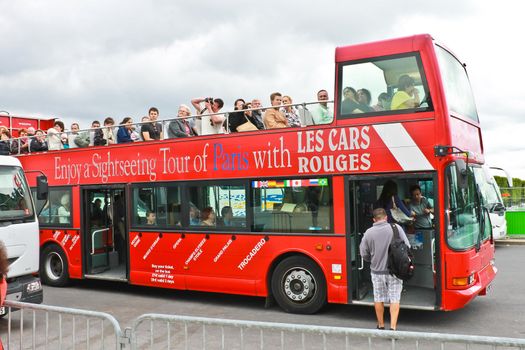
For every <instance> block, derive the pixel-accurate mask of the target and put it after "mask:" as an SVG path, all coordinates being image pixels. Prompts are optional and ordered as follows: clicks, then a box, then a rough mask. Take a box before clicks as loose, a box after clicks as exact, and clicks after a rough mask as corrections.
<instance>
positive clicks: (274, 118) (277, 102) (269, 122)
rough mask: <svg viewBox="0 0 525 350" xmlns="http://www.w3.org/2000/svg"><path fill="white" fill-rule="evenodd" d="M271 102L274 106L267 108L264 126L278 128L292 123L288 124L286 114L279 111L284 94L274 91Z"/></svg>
mask: <svg viewBox="0 0 525 350" xmlns="http://www.w3.org/2000/svg"><path fill="white" fill-rule="evenodd" d="M270 103H271V105H272V108H268V109H266V111H265V112H264V116H263V122H264V127H265V128H266V129H277V128H287V127H289V126H290V125H289V124H288V119H286V117H285V116H284V114H282V113H281V111H279V107H280V106H281V104H282V95H281V93H280V92H274V93H273V94H271V95H270Z"/></svg>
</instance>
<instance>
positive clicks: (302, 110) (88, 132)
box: [9, 100, 334, 155]
mask: <svg viewBox="0 0 525 350" xmlns="http://www.w3.org/2000/svg"><path fill="white" fill-rule="evenodd" d="M321 103H323V104H328V105H333V103H334V101H333V100H330V101H313V102H302V103H292V104H282V105H279V106H265V107H258V108H247V109H242V110H234V111H226V112H216V113H203V114H192V115H189V116H186V117H178V116H177V117H174V118H168V119H161V120H157V121H146V122H135V123H132V124H131V125H132V127H133V128H134V129H138V130H140V128H141V127H142V126H143V125H146V124H151V123H161V125H162V131H163V132H164V133H165V134H164V137H163V139H171V138H172V137H167V132H166V131H167V130H168V127H169V124H170V123H171V122H173V121H176V120H182V119H185V120H188V121H190V123H191V122H192V121H196V120H198V119H201V118H203V117H211V116H214V115H224V117H225V120H224V122H223V126H224V132H222V133H220V134H232V133H233V132H232V131H231V130H229V118H230V114H232V113H243V114H244V113H246V112H254V111H261V112H264V111H265V110H267V109H270V108H279V109H281V110H282V109H283V108H287V107H292V108H295V111H296V112H297V113H299V114H302V115H303V118H302V119H308V121H307V122H306V123H304V124H303V123H302V124H301V127H306V126H313V125H321V124H317V123H316V122H315V120H314V118H313V116H312V114H311V112H310V110H309V109H308V106H313V105H320V104H321ZM330 112H331V113H332V120H333V117H334V111H333V109H331V110H330ZM262 115H263V113H261V117H262ZM263 125H264V123H263ZM124 126H125V125H124V124H119V125H112V126H110V127H108V126H101V127H98V128H88V129H80V130H78V131H76V132H73V131H63V132H58V131H57V135H58V136H59V137H62V136H61V135H66V136H67V138H68V140H69V136H70V135H71V134H75V135H77V136H78V135H83V136H85V137H87V136H89V138H90V141H91V143H92V141H93V134H94V133H95V132H96V131H97V130H104V129H108V128H109V129H110V130H111V132H112V133H113V134H114V137H115V138H116V132H117V130H118V129H119V128H120V127H124ZM290 128H292V127H290ZM265 129H266V127H265ZM43 131H45V130H43ZM208 135H209V134H206V135H197V137H198V136H208ZM39 137H40V138H43V139H44V140H46V142H47V140H48V137H49V136H48V135H45V134H44V135H41V136H37V135H31V136H26V137H16V138H11V139H10V140H9V142H10V144H13V143H17V145H18V147H17V152H16V153H14V154H13V155H20V154H27V153H34V152H40V151H34V150H33V151H32V150H31V140H33V139H36V138H39ZM22 140H27V141H26V142H27V143H28V151H27V152H22V150H21V149H22V147H21V143H22ZM135 142H145V140H143V139H142V136H140V139H138V140H136V141H135ZM91 143H90V144H89V146H84V147H79V146H75V147H72V148H87V147H100V146H110V145H113V144H109V143H106V144H105V145H96V146H94V145H93V144H91ZM114 144H118V143H114ZM48 151H54V150H48Z"/></svg>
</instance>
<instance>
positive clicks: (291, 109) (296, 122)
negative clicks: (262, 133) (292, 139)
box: [281, 95, 301, 128]
mask: <svg viewBox="0 0 525 350" xmlns="http://www.w3.org/2000/svg"><path fill="white" fill-rule="evenodd" d="M292 103H293V100H292V98H291V97H290V96H286V95H285V96H283V105H285V106H286V107H281V113H283V114H284V116H285V117H286V119H288V125H290V127H292V128H295V127H299V126H301V118H300V117H299V111H298V110H297V108H295V106H290V105H291V104H292Z"/></svg>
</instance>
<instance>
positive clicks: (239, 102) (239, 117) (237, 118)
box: [228, 98, 246, 132]
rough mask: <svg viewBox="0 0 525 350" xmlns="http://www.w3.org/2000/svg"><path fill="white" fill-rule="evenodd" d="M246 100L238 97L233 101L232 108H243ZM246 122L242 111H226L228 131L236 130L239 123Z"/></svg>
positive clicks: (235, 109)
mask: <svg viewBox="0 0 525 350" xmlns="http://www.w3.org/2000/svg"><path fill="white" fill-rule="evenodd" d="M245 104H246V102H245V101H244V100H243V99H242V98H238V99H236V100H235V102H234V103H233V110H234V111H240V110H242V109H244V105H245ZM244 123H246V119H245V118H244V112H231V113H228V131H229V132H237V127H238V126H239V125H241V124H244Z"/></svg>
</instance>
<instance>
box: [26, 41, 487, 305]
mask: <svg viewBox="0 0 525 350" xmlns="http://www.w3.org/2000/svg"><path fill="white" fill-rule="evenodd" d="M335 74H336V82H335V101H334V116H333V118H331V119H326V118H325V119H317V122H316V123H315V124H314V125H308V126H306V127H303V128H288V129H278V130H261V131H252V132H244V133H235V134H222V135H207V136H199V137H191V138H179V139H169V140H160V141H153V142H143V143H133V144H117V145H110V146H107V147H90V148H83V149H80V148H75V149H69V150H62V151H50V152H46V153H40V154H38V153H36V154H35V153H33V154H28V155H21V156H19V159H20V160H21V162H22V164H23V166H24V169H26V170H35V169H39V170H42V171H43V172H44V173H45V174H46V175H47V177H48V181H49V185H50V193H49V198H50V200H49V202H48V204H47V208H46V209H44V210H43V212H42V213H41V215H40V225H41V236H40V238H41V271H40V272H41V278H42V280H43V281H44V282H45V283H47V284H50V285H54V286H63V285H66V284H67V282H68V281H69V280H70V279H103V280H115V281H122V282H126V283H130V284H136V285H146V286H152V287H163V288H174V289H188V290H199V291H208V292H220V293H232V294H244V295H255V296H264V297H268V298H274V299H275V300H276V301H277V303H278V304H279V305H280V306H281V307H282V308H283V309H284V310H286V311H289V312H297V313H313V312H316V311H318V310H319V309H320V308H321V307H322V306H323V305H324V304H325V303H326V302H329V303H341V304H366V305H373V293H372V290H371V282H370V277H369V276H370V274H369V270H368V266H366V265H364V264H363V262H362V259H361V257H360V255H359V249H358V247H359V243H360V240H361V238H362V235H363V233H364V232H365V230H366V229H367V228H368V227H370V226H371V224H372V209H373V207H374V205H375V203H376V201H377V199H378V196H379V194H380V193H381V189H382V186H383V184H384V183H385V182H386V181H387V180H394V181H395V182H396V183H397V185H398V189H399V191H398V194H399V196H400V197H401V198H408V197H409V196H410V194H409V193H408V189H409V187H411V186H412V185H416V184H417V185H419V186H420V187H421V189H422V192H423V195H424V196H425V197H427V199H428V200H429V201H430V202H431V203H433V206H434V208H435V216H434V218H433V227H431V228H428V229H421V230H419V229H418V230H413V229H410V228H407V231H408V232H409V237H410V240H411V242H412V246H413V250H414V255H415V264H416V272H415V276H414V277H413V278H412V279H411V280H410V281H408V282H406V283H405V291H404V292H403V295H402V302H401V305H402V307H406V308H414V309H426V310H454V309H457V308H461V307H463V306H465V305H466V304H467V303H468V302H470V301H471V300H472V299H473V298H475V297H476V296H478V295H484V294H485V293H486V290H487V288H488V287H489V286H490V284H491V282H492V281H493V279H494V277H495V275H496V271H497V270H496V268H495V266H494V264H493V262H494V241H493V239H492V232H491V229H492V228H491V225H490V219H489V215H488V212H487V211H486V210H485V209H483V203H482V196H481V194H480V191H479V188H480V184H481V183H482V182H484V181H487V179H486V178H485V177H484V172H483V170H482V168H481V164H483V162H484V160H483V143H482V139H481V129H480V124H479V120H478V115H477V112H476V107H475V104H474V99H473V95H472V92H471V88H470V84H469V81H468V77H467V73H466V71H465V68H464V65H463V64H462V63H461V62H460V61H459V60H458V59H457V58H456V57H455V56H454V55H453V54H452V53H451V52H450V51H449V50H448V49H446V48H445V47H444V46H441V45H440V44H438V43H436V42H435V41H434V40H433V38H432V37H431V36H429V35H416V36H411V37H406V38H400V39H393V40H386V41H380V42H373V43H367V44H361V45H354V46H347V47H339V48H337V49H336V52H335ZM402 76H408V77H409V79H407V78H401V77H402ZM403 79H404V80H405V81H408V82H410V83H411V89H416V90H417V91H418V92H417V93H416V92H413V91H411V92H410V93H407V91H408V90H407V91H405V90H403V89H405V86H402V85H403V84H402V82H401V80H403ZM347 87H352V88H354V89H355V90H359V89H363V88H364V89H366V90H368V92H369V95H371V96H372V99H373V100H374V101H375V99H376V98H377V97H378V96H379V95H380V94H381V93H384V94H385V95H383V96H386V97H387V100H388V102H387V103H383V105H382V107H381V106H376V107H375V108H372V107H371V106H368V107H369V108H367V107H366V106H364V105H363V104H361V105H359V106H358V108H355V107H356V105H354V104H352V99H350V100H346V99H347V98H348V96H345V94H344V92H347V91H348V89H345V88H347ZM403 94H405V95H406V96H409V98H407V97H406V96H405V95H403ZM416 95H417V98H416ZM411 96H412V97H411ZM410 98H411V99H412V102H410V101H409V99H410ZM316 107H317V106H314V107H312V108H310V110H311V112H312V114H313V113H314V112H315V111H314V110H313V109H315V108H316ZM313 120H314V121H315V120H316V119H315V118H313ZM213 215H215V216H216V218H215V221H214V220H213V217H212V216H213ZM154 216H155V218H153V217H154Z"/></svg>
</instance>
